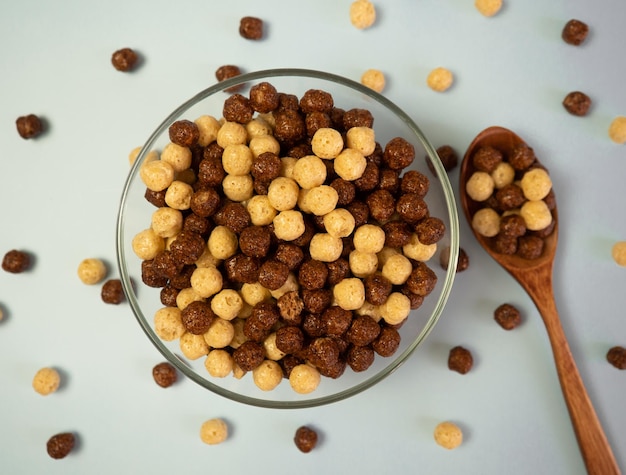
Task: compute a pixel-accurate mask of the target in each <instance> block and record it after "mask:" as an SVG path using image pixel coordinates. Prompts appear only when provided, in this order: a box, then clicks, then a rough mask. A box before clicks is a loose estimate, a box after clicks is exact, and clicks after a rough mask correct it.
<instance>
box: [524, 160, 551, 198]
mask: <svg viewBox="0 0 626 475" xmlns="http://www.w3.org/2000/svg"><path fill="white" fill-rule="evenodd" d="M521 187H522V191H523V192H524V196H525V197H526V198H527V199H529V200H533V201H536V200H542V199H544V198H545V197H546V196H547V195H548V193H549V192H550V190H551V189H552V180H551V179H550V175H548V172H547V171H545V170H544V169H543V168H534V169H532V170H528V171H527V172H526V173H524V176H523V177H522V180H521Z"/></svg>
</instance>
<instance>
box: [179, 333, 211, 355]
mask: <svg viewBox="0 0 626 475" xmlns="http://www.w3.org/2000/svg"><path fill="white" fill-rule="evenodd" d="M178 344H179V346H180V351H182V353H183V355H185V357H186V358H188V359H190V360H197V359H198V358H202V357H203V356H206V355H207V354H208V353H209V345H207V344H206V341H204V337H203V336H202V335H194V334H193V333H189V332H186V333H183V335H182V336H181V337H180V340H178Z"/></svg>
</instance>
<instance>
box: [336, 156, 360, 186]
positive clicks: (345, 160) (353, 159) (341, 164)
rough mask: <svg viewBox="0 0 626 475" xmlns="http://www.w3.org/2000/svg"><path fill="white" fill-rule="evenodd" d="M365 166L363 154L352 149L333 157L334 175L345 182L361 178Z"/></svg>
mask: <svg viewBox="0 0 626 475" xmlns="http://www.w3.org/2000/svg"><path fill="white" fill-rule="evenodd" d="M366 166H367V160H366V159H365V157H364V156H363V154H362V153H361V152H359V151H358V150H356V149H353V148H346V149H344V150H343V151H342V152H341V153H340V154H339V155H337V157H335V173H336V174H337V175H339V177H340V178H343V179H344V180H346V181H354V180H357V179H359V178H361V177H362V176H363V172H364V171H365V167H366Z"/></svg>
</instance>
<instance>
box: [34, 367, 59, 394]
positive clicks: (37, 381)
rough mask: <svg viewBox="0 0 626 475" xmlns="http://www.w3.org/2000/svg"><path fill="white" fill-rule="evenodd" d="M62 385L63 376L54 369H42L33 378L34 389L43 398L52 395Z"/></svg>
mask: <svg viewBox="0 0 626 475" xmlns="http://www.w3.org/2000/svg"><path fill="white" fill-rule="evenodd" d="M60 384H61V375H60V374H59V372H58V371H57V370H56V369H54V368H41V369H40V370H39V371H37V373H35V377H34V378H33V389H34V390H35V391H36V392H37V393H39V394H41V395H42V396H47V395H49V394H52V393H53V392H55V391H56V390H57V389H59V385H60Z"/></svg>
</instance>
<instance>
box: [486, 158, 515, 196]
mask: <svg viewBox="0 0 626 475" xmlns="http://www.w3.org/2000/svg"><path fill="white" fill-rule="evenodd" d="M491 178H492V180H493V185H494V187H495V188H496V189H498V190H499V189H501V188H504V187H505V186H507V185H510V184H511V183H513V180H515V168H513V167H512V166H511V164H510V163H508V162H504V161H502V162H500V163H498V164H497V165H496V167H495V168H494V169H493V171H492V172H491Z"/></svg>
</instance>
